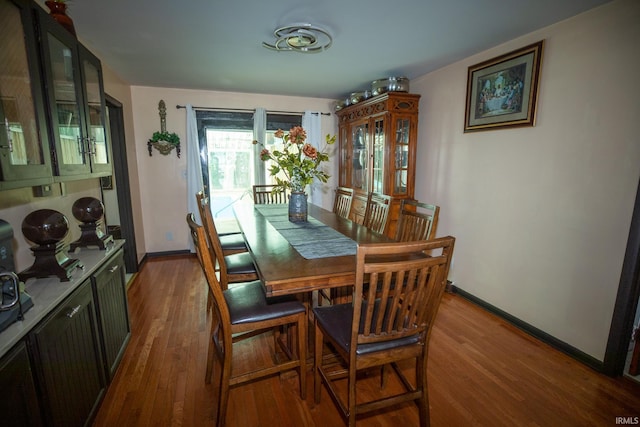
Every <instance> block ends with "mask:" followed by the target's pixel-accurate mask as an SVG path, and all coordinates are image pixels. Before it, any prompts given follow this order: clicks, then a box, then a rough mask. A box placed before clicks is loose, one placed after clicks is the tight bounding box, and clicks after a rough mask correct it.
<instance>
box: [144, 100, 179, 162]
mask: <svg viewBox="0 0 640 427" xmlns="http://www.w3.org/2000/svg"><path fill="white" fill-rule="evenodd" d="M158 112H159V114H160V132H154V133H153V136H152V137H151V139H150V140H149V141H148V142H147V148H148V149H149V156H151V154H152V152H153V149H154V148H155V149H156V150H158V151H159V152H160V154H164V155H165V156H166V155H167V154H169V153H170V152H171V150H173V149H174V148H175V149H176V155H177V156H178V157H180V137H179V136H178V135H177V134H175V133H173V132H167V106H166V105H165V103H164V101H163V100H162V99H161V100H160V102H159V103H158Z"/></svg>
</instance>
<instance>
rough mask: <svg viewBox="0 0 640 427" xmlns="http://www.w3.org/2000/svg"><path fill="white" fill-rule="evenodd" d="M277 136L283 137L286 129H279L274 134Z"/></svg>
mask: <svg viewBox="0 0 640 427" xmlns="http://www.w3.org/2000/svg"><path fill="white" fill-rule="evenodd" d="M273 135H274V136H275V137H276V138H282V137H283V136H284V131H283V130H282V129H278V130H277V131H276V133H274V134H273Z"/></svg>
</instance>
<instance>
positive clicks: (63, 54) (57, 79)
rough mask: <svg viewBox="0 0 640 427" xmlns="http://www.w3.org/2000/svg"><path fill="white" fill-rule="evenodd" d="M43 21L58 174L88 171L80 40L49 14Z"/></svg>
mask: <svg viewBox="0 0 640 427" xmlns="http://www.w3.org/2000/svg"><path fill="white" fill-rule="evenodd" d="M41 23H42V24H43V27H44V30H45V31H43V33H44V34H43V36H44V40H43V44H44V46H43V48H44V53H45V55H44V56H45V68H46V71H47V72H46V74H47V76H48V82H47V83H48V86H49V87H48V95H49V108H50V109H51V121H52V123H51V126H52V132H53V135H54V137H55V143H56V150H55V151H56V163H57V164H56V167H57V172H58V175H73V174H79V173H88V172H89V171H90V169H89V159H88V158H87V156H86V155H85V154H86V138H87V135H86V133H85V129H84V128H83V122H84V120H83V117H82V114H83V113H84V111H82V108H81V106H82V105H83V104H82V96H81V91H82V87H81V85H80V81H81V80H80V74H79V71H80V70H79V67H78V55H77V41H75V40H74V39H73V37H72V36H71V35H70V34H69V33H68V32H67V31H66V30H65V29H64V28H62V27H61V26H60V25H59V24H58V23H56V22H52V21H51V20H50V18H49V17H48V16H45V17H42V19H41Z"/></svg>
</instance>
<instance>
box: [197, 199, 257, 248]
mask: <svg viewBox="0 0 640 427" xmlns="http://www.w3.org/2000/svg"><path fill="white" fill-rule="evenodd" d="M196 201H197V205H198V212H199V213H200V218H201V219H202V223H203V224H205V230H206V232H207V234H209V233H216V235H217V236H218V238H219V239H220V247H221V248H222V251H223V252H224V254H225V255H232V254H236V253H240V252H246V251H247V250H248V248H247V242H245V240H244V236H243V235H242V233H233V234H225V235H220V234H218V230H217V229H216V225H215V222H214V220H213V215H212V214H211V206H210V204H209V198H208V197H207V196H205V194H204V192H203V191H202V190H201V191H198V192H197V193H196ZM207 237H208V238H209V239H210V238H211V237H210V236H207Z"/></svg>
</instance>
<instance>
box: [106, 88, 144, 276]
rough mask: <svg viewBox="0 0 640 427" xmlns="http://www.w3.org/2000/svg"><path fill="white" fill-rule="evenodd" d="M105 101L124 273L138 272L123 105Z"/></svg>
mask: <svg viewBox="0 0 640 427" xmlns="http://www.w3.org/2000/svg"><path fill="white" fill-rule="evenodd" d="M105 102H106V105H107V108H108V109H109V130H110V133H111V150H112V154H111V155H112V164H113V175H114V177H115V187H116V188H115V189H116V196H117V199H118V213H119V214H120V231H121V233H122V238H123V239H125V243H124V264H125V270H126V272H127V273H130V274H133V273H136V272H137V271H138V255H137V254H138V252H137V248H136V233H135V228H134V224H133V208H132V205H131V188H130V185H129V168H128V164H127V145H126V138H125V132H124V113H123V111H122V103H121V102H120V101H118V100H117V99H115V98H113V97H112V96H109V95H107V94H105Z"/></svg>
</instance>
